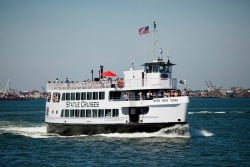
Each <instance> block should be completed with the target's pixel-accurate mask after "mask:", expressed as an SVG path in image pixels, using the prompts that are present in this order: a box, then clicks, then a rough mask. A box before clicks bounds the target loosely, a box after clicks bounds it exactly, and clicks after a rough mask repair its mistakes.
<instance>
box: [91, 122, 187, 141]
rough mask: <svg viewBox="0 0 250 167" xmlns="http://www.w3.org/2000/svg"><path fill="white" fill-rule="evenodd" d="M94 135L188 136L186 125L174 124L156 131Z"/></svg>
mask: <svg viewBox="0 0 250 167" xmlns="http://www.w3.org/2000/svg"><path fill="white" fill-rule="evenodd" d="M96 136H103V137H111V138H151V137H165V138H190V134H189V127H188V125H175V126H172V127H167V128H163V129H161V130H159V131H157V132H135V133H109V134H98V135H96Z"/></svg>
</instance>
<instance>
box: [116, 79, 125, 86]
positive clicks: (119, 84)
mask: <svg viewBox="0 0 250 167" xmlns="http://www.w3.org/2000/svg"><path fill="white" fill-rule="evenodd" d="M117 86H118V87H119V88H123V87H124V81H123V80H118V81H117Z"/></svg>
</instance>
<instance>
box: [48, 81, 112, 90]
mask: <svg viewBox="0 0 250 167" xmlns="http://www.w3.org/2000/svg"><path fill="white" fill-rule="evenodd" d="M115 82H116V81H109V80H107V81H83V82H70V83H65V82H63V83H62V82H59V83H56V82H52V83H51V82H48V83H47V90H66V89H97V88H111V87H112V85H113V84H116V83H115Z"/></svg>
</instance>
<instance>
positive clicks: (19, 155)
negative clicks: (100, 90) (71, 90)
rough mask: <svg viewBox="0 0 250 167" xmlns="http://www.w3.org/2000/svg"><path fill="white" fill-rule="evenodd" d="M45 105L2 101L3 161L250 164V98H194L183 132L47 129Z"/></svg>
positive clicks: (20, 163) (2, 163) (0, 144)
mask: <svg viewBox="0 0 250 167" xmlns="http://www.w3.org/2000/svg"><path fill="white" fill-rule="evenodd" d="M44 106H45V101H44V100H30V101H0V150H1V151H0V166H1V167H4V166H150V167H151V166H249V165H250V158H249V157H250V140H249V138H250V123H249V120H250V99H191V103H190V105H189V108H188V122H189V133H186V134H184V135H178V134H176V133H174V131H173V132H172V133H168V134H164V133H163V132H164V130H165V131H168V130H171V129H164V130H162V131H159V132H155V133H131V134H129V133H127V134H119V133H113V134H106V135H105V134H100V135H96V136H85V135H82V136H73V137H61V136H57V135H53V134H50V135H48V134H47V133H46V126H45V124H44V123H43V120H44V108H45V107H44ZM175 128H176V127H175ZM177 128H178V127H177Z"/></svg>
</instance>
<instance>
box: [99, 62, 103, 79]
mask: <svg viewBox="0 0 250 167" xmlns="http://www.w3.org/2000/svg"><path fill="white" fill-rule="evenodd" d="M102 73H103V65H100V74H99V78H100V79H101V78H103V76H102Z"/></svg>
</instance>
